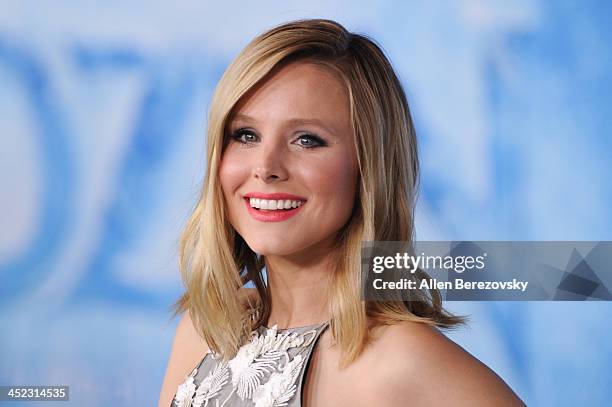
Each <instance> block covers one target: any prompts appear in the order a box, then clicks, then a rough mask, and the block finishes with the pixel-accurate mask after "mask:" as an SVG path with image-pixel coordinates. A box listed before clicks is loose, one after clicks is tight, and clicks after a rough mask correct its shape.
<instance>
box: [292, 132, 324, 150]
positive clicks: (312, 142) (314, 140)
mask: <svg viewBox="0 0 612 407" xmlns="http://www.w3.org/2000/svg"><path fill="white" fill-rule="evenodd" d="M299 140H300V141H302V140H304V141H306V143H300V146H302V147H304V148H317V147H324V146H326V145H327V143H326V142H325V141H323V139H321V138H320V137H318V136H315V135H314V134H303V135H301V136H300V137H299Z"/></svg>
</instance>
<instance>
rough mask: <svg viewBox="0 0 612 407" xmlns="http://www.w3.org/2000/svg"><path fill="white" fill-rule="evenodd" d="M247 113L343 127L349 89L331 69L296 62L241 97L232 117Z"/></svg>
mask: <svg viewBox="0 0 612 407" xmlns="http://www.w3.org/2000/svg"><path fill="white" fill-rule="evenodd" d="M244 116H249V117H251V118H253V119H255V120H257V121H269V120H285V119H295V118H301V119H316V120H321V121H325V122H327V123H328V124H329V125H333V126H337V127H342V126H346V125H347V124H349V120H350V113H349V101H348V92H347V91H346V87H345V85H344V83H343V82H342V81H341V80H340V79H339V78H338V77H337V76H336V75H335V74H333V73H332V72H331V71H330V68H326V67H323V66H320V65H315V64H313V63H308V62H294V63H291V64H288V65H286V66H283V67H280V68H276V69H275V70H274V71H273V72H271V74H270V76H269V77H267V78H265V79H264V80H263V82H262V83H260V84H258V85H257V86H256V87H255V88H253V89H251V90H250V91H249V92H248V93H247V94H246V95H245V96H244V97H243V98H242V100H241V101H240V102H239V103H238V104H237V105H236V107H235V109H234V115H233V117H235V118H236V119H237V120H238V119H240V118H243V117H244Z"/></svg>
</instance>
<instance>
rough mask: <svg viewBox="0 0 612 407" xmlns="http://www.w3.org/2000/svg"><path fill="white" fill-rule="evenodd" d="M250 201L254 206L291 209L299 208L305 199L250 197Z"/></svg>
mask: <svg viewBox="0 0 612 407" xmlns="http://www.w3.org/2000/svg"><path fill="white" fill-rule="evenodd" d="M249 203H250V204H251V206H252V207H253V208H258V209H267V210H276V209H289V208H297V207H298V206H301V205H302V204H303V203H304V201H292V200H290V199H285V200H273V199H259V198H249Z"/></svg>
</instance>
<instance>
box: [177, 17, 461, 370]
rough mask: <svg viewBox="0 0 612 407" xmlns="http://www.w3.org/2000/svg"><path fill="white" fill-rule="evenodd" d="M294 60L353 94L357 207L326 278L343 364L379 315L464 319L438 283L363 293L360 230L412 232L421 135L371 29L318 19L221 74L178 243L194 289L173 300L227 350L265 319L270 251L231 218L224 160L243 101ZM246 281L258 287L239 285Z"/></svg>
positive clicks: (444, 322)
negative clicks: (417, 289) (447, 304)
mask: <svg viewBox="0 0 612 407" xmlns="http://www.w3.org/2000/svg"><path fill="white" fill-rule="evenodd" d="M296 61H302V62H308V63H314V64H317V65H320V66H323V67H326V68H328V69H329V70H330V72H333V73H334V74H336V76H337V77H338V78H339V79H340V80H341V81H342V82H343V83H344V85H345V86H346V89H347V90H348V95H349V103H350V112H351V123H352V126H353V132H354V136H355V148H356V151H357V157H358V165H359V180H358V181H359V184H358V191H357V198H356V204H355V206H354V210H353V213H352V215H351V218H350V220H349V221H348V222H347V224H346V225H345V226H344V227H343V228H342V229H341V230H340V231H339V232H338V239H337V241H336V243H337V262H336V263H335V264H336V268H335V270H333V271H331V272H332V273H333V274H332V275H331V284H330V287H329V289H330V291H329V292H330V298H329V300H330V309H329V312H330V329H331V331H332V333H333V336H334V338H335V340H336V341H337V343H338V344H339V345H340V348H341V349H342V358H341V363H340V365H341V367H344V366H346V365H348V364H350V363H351V362H352V361H353V360H354V359H355V358H356V357H357V356H358V355H359V354H360V353H361V351H362V350H363V348H364V346H365V345H366V344H367V343H368V341H369V340H370V337H371V329H372V328H373V327H375V326H379V325H389V324H395V323H398V322H400V321H418V322H423V323H426V324H430V325H434V326H438V327H442V328H449V327H452V326H454V325H457V324H460V323H463V318H461V317H458V316H454V315H451V314H449V313H448V312H446V311H445V310H444V309H443V308H442V304H441V299H440V295H439V293H438V291H437V290H429V291H423V292H422V293H421V295H420V297H419V298H418V300H415V301H402V300H401V299H400V298H398V299H397V300H394V301H376V302H366V301H363V300H361V296H360V293H361V287H360V285H361V243H362V241H380V240H385V241H412V240H413V237H414V219H413V215H414V206H415V201H416V190H417V185H418V169H419V162H418V155H417V144H416V136H415V130H414V126H413V123H412V118H411V116H410V111H409V108H408V102H407V100H406V95H405V93H404V91H403V88H402V85H401V83H400V81H399V79H398V78H397V76H396V74H395V72H394V70H393V68H392V66H391V64H390V63H389V61H388V60H387V58H386V57H385V55H384V53H383V52H382V51H381V49H380V48H379V47H378V46H377V45H376V44H375V43H374V42H373V41H372V40H371V39H369V38H367V37H365V36H363V35H359V34H352V33H350V32H348V31H347V30H346V29H345V28H344V27H343V26H341V25H340V24H338V23H336V22H334V21H331V20H322V19H310V20H298V21H293V22H289V23H286V24H283V25H280V26H278V27H275V28H273V29H271V30H269V31H267V32H265V33H263V34H261V35H259V36H257V37H256V38H255V39H254V40H253V41H252V42H251V43H249V44H248V45H247V46H246V47H245V48H244V49H243V50H242V52H241V53H240V54H239V55H238V57H237V58H236V59H235V60H234V61H233V62H232V64H231V65H230V66H229V67H228V69H227V70H226V71H225V73H224V75H223V77H222V78H221V80H220V81H219V84H218V86H217V88H216V90H215V93H214V95H213V98H212V104H211V109H210V113H209V121H208V145H207V156H208V170H207V173H206V176H205V180H204V185H203V188H202V191H201V194H200V197H199V200H198V202H197V205H196V207H195V209H194V211H193V214H192V215H191V217H190V219H189V220H188V222H187V225H186V227H185V229H184V232H183V234H182V236H181V241H180V245H179V266H180V271H181V275H182V278H183V282H184V284H185V287H186V291H185V293H184V294H183V295H182V297H181V298H180V299H179V300H178V301H177V302H176V304H175V305H174V306H175V315H176V314H178V313H180V312H183V311H186V310H188V311H189V313H190V316H191V318H192V321H193V323H194V326H195V328H196V330H197V331H198V332H199V333H200V334H201V336H202V337H203V338H204V339H205V340H206V342H207V344H208V346H209V347H210V348H211V349H212V350H213V351H214V352H216V353H218V354H220V355H222V356H223V358H224V359H225V360H227V359H229V358H231V357H233V356H234V355H235V354H236V352H237V350H238V348H239V347H240V346H241V345H242V344H243V343H244V341H245V340H246V338H247V337H248V334H249V333H250V332H251V331H252V330H253V329H256V328H257V327H259V326H260V325H262V324H264V323H266V322H267V318H268V316H269V314H270V295H269V291H268V287H267V285H266V283H265V281H264V279H263V276H262V274H261V271H262V268H263V267H264V264H265V263H264V257H263V256H258V255H257V254H256V253H254V252H253V251H252V250H251V249H250V248H249V246H248V245H247V244H246V242H245V241H244V240H243V239H242V237H241V236H240V235H239V234H237V233H236V231H235V230H234V229H233V227H232V226H231V225H230V224H229V222H228V216H227V214H226V207H225V201H224V198H223V194H222V190H221V186H220V183H219V164H220V162H221V157H222V154H223V150H224V147H225V139H226V138H225V134H226V126H227V123H228V121H229V119H230V118H231V114H232V111H233V109H234V107H235V106H236V104H237V103H238V102H239V101H240V100H241V98H242V97H243V96H244V95H245V94H246V93H247V92H248V91H249V90H251V89H253V87H254V86H256V85H257V84H259V83H260V82H261V81H263V80H264V79H265V78H266V77H267V76H268V75H270V73H271V72H272V70H273V69H275V68H278V67H281V66H284V65H285V64H288V63H291V62H296ZM249 281H250V282H252V283H253V284H254V286H255V288H256V289H257V294H258V295H257V296H256V297H249V296H244V297H241V296H239V295H238V293H239V292H240V291H239V290H240V289H241V288H242V287H243V286H244V285H245V284H246V283H247V282H249ZM243 291H244V290H243Z"/></svg>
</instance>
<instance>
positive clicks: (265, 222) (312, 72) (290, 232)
mask: <svg viewBox="0 0 612 407" xmlns="http://www.w3.org/2000/svg"><path fill="white" fill-rule="evenodd" d="M227 130H228V136H226V137H229V141H228V144H227V147H226V148H225V151H224V153H223V157H222V161H221V167H220V181H221V187H222V189H223V195H224V197H225V201H226V203H227V209H228V214H229V220H230V223H231V224H232V226H233V227H234V229H236V231H237V232H238V233H239V234H240V235H241V236H242V237H243V238H244V240H245V241H246V242H247V244H248V245H249V247H250V248H251V249H252V250H253V251H254V252H256V253H258V254H262V255H266V256H299V255H304V256H308V255H313V254H314V253H315V252H316V251H325V250H326V249H328V248H330V247H331V245H332V244H333V241H334V240H335V238H336V233H337V232H338V230H339V229H341V228H342V226H344V225H345V224H346V222H347V221H348V220H349V218H350V215H351V212H352V209H353V205H354V203H355V198H356V183H357V177H358V166H357V157H356V153H355V147H354V141H353V138H354V136H353V133H352V129H351V123H350V112H349V104H348V94H347V92H346V90H345V88H344V86H343V85H342V83H341V82H340V81H339V80H338V79H337V78H336V77H335V76H334V75H332V74H331V73H329V72H328V71H326V70H325V68H322V67H319V66H316V65H313V64H309V63H305V62H297V63H292V64H289V65H286V66H284V67H282V68H280V69H278V70H276V71H275V72H274V74H273V75H272V76H270V77H269V78H268V79H266V81H265V82H263V83H262V84H260V85H258V86H257V87H256V88H255V89H253V90H251V92H249V93H248V94H247V95H246V96H245V97H244V98H243V100H241V101H240V103H239V104H238V105H237V106H236V109H235V111H234V113H233V116H232V117H231V118H230V121H229V123H228V128H227ZM253 205H254V206H256V207H257V208H258V209H257V208H253V207H252V206H253ZM279 206H280V207H281V209H278V207H279ZM274 208H277V209H274ZM286 208H290V209H286Z"/></svg>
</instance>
